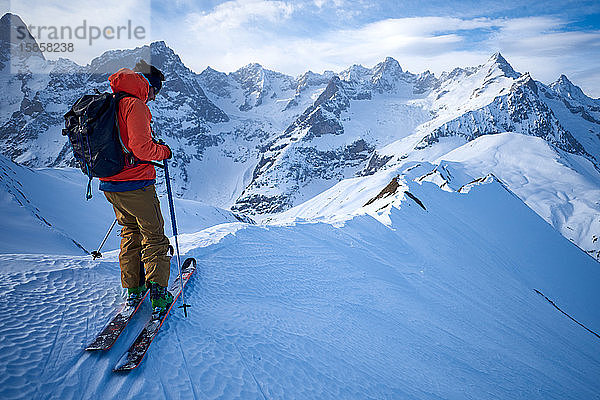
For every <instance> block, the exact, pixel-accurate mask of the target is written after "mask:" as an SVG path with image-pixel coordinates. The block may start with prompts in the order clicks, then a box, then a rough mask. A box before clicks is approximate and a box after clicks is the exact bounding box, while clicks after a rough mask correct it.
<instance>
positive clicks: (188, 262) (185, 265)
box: [181, 257, 196, 270]
mask: <svg viewBox="0 0 600 400" xmlns="http://www.w3.org/2000/svg"><path fill="white" fill-rule="evenodd" d="M191 264H194V268H196V259H195V258H193V257H189V258H186V259H185V260H184V261H183V265H182V266H181V269H182V270H183V269H186V268H189V266H190V265H191Z"/></svg>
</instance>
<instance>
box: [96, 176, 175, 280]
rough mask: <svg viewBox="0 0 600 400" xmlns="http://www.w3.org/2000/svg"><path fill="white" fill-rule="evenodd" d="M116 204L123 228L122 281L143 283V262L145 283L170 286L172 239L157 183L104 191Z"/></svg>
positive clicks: (115, 208) (120, 256) (117, 214)
mask: <svg viewBox="0 0 600 400" xmlns="http://www.w3.org/2000/svg"><path fill="white" fill-rule="evenodd" d="M104 195H105V196H106V198H107V199H108V201H109V202H110V203H111V204H112V205H113V208H114V210H115V215H116V216H117V222H118V223H119V225H121V226H122V229H121V238H122V239H121V253H120V254H119V264H120V265H121V284H122V285H123V287H124V288H134V287H137V286H139V285H140V261H141V262H142V263H144V268H145V270H146V282H149V281H153V282H156V283H158V284H159V285H161V286H167V284H168V282H169V273H170V267H171V257H170V256H169V255H168V251H169V239H168V238H167V237H166V236H165V233H164V220H163V217H162V214H161V212H160V203H159V201H158V197H157V196H156V190H155V188H154V185H150V186H146V187H144V188H141V189H137V190H131V191H128V192H104Z"/></svg>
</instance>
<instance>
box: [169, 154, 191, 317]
mask: <svg viewBox="0 0 600 400" xmlns="http://www.w3.org/2000/svg"><path fill="white" fill-rule="evenodd" d="M163 162H164V166H165V168H164V169H165V182H166V184H167V198H168V199H169V212H170V213H171V229H172V230H173V236H175V250H176V252H177V268H178V269H179V287H180V288H181V302H182V303H183V304H182V305H181V306H179V308H183V313H184V314H185V316H186V317H187V308H188V307H191V306H190V305H189V304H186V303H185V297H184V296H185V295H184V293H183V278H182V277H181V257H180V255H179V241H178V240H177V221H176V220H175V206H174V205H173V193H172V192H171V180H170V178H169V168H168V167H167V160H163Z"/></svg>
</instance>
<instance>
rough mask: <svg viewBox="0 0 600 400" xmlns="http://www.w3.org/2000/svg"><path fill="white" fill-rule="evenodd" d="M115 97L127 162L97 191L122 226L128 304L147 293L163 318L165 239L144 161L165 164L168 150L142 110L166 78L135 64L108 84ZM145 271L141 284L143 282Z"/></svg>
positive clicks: (147, 111) (152, 175)
mask: <svg viewBox="0 0 600 400" xmlns="http://www.w3.org/2000/svg"><path fill="white" fill-rule="evenodd" d="M108 80H109V82H110V87H111V89H112V91H113V92H114V93H117V92H126V93H128V94H130V95H133V96H135V97H124V98H123V99H121V100H120V102H119V107H118V113H117V120H118V124H119V130H120V134H121V139H122V142H123V145H124V146H125V147H126V148H127V149H128V150H129V151H131V153H132V154H133V156H134V157H135V160H129V161H128V163H127V165H126V166H125V168H124V169H123V170H122V171H121V172H119V173H117V174H116V175H113V176H110V177H107V178H100V190H102V191H103V192H104V195H105V196H106V199H107V200H108V201H109V202H110V203H111V204H112V206H113V208H114V211H115V215H116V219H117V221H118V223H119V225H121V227H122V229H121V238H122V239H121V252H120V254H119V264H120V267H121V284H122V285H123V287H124V288H127V302H128V304H135V303H136V302H138V301H139V300H140V299H141V298H142V297H143V296H144V294H145V293H146V290H150V300H151V302H152V312H153V314H161V313H164V312H165V311H166V310H167V308H168V306H169V305H170V303H172V302H173V296H172V295H171V293H169V292H168V291H167V285H168V282H169V273H170V264H171V261H170V259H171V257H170V256H169V254H168V252H169V247H170V245H169V239H168V238H167V237H166V236H165V233H164V220H163V217H162V215H161V211H160V203H159V201H158V197H157V196H156V190H155V187H154V183H155V180H156V171H155V169H154V166H153V165H151V164H148V163H144V161H151V160H164V159H170V158H171V156H172V153H171V149H170V148H169V147H168V146H167V145H165V144H162V143H158V142H156V141H155V140H154V139H153V137H152V128H151V126H150V122H151V118H152V115H151V113H150V109H149V108H148V106H147V105H146V103H147V102H149V101H152V100H154V99H155V98H156V95H157V94H158V92H159V91H160V89H161V86H162V81H164V80H165V77H164V75H163V73H162V72H161V71H159V70H158V69H157V68H155V67H154V66H151V65H148V64H147V63H146V62H145V61H144V60H140V61H139V62H138V63H137V64H136V66H135V67H134V69H133V70H131V69H128V68H121V69H120V70H119V71H117V72H116V73H114V74H112V75H111V76H110V77H109V78H108ZM141 264H143V268H144V269H145V282H144V278H143V276H142V274H143V270H142V269H141V268H140V265H141Z"/></svg>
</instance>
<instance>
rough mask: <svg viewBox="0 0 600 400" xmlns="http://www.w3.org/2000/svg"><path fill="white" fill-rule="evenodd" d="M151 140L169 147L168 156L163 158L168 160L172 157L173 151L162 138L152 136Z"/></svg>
mask: <svg viewBox="0 0 600 400" xmlns="http://www.w3.org/2000/svg"><path fill="white" fill-rule="evenodd" d="M152 140H153V141H154V143H156V144H160V145H163V146H165V147H166V148H167V149H169V157H167V158H165V160H170V159H171V158H172V157H173V151H172V150H171V148H170V147H169V146H168V145H167V144H166V143H165V142H164V140H162V139H154V138H152Z"/></svg>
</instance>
